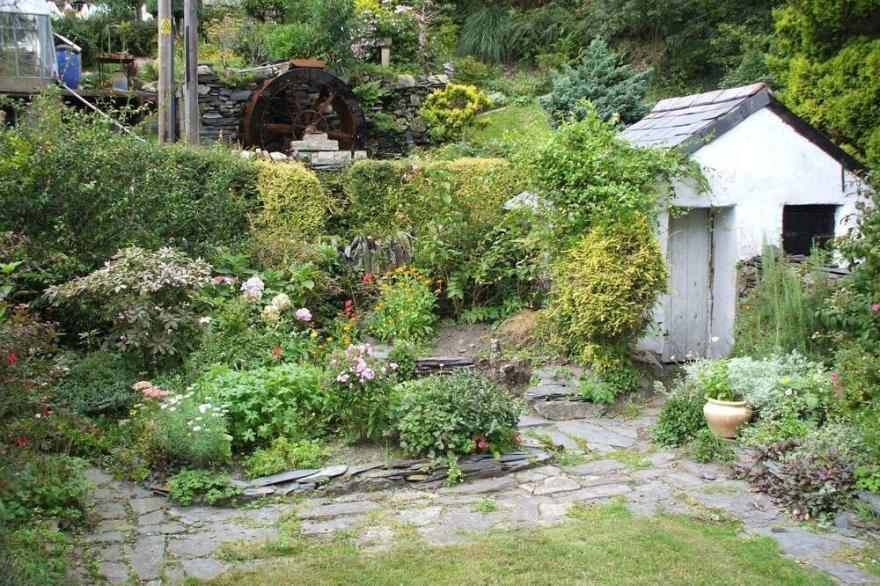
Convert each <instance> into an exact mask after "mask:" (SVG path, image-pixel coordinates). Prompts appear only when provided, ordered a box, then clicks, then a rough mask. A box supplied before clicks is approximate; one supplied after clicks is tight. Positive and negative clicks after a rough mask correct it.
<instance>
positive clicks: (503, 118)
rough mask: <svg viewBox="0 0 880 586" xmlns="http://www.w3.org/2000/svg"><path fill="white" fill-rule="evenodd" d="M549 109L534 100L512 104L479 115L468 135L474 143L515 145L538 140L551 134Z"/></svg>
mask: <svg viewBox="0 0 880 586" xmlns="http://www.w3.org/2000/svg"><path fill="white" fill-rule="evenodd" d="M550 132H551V130H550V125H549V123H548V122H547V113H546V112H545V111H544V108H542V107H541V105H540V104H538V103H537V102H535V101H532V102H529V103H528V104H524V105H511V106H507V107H506V108H500V109H498V110H493V111H491V112H487V113H485V114H482V115H480V116H478V117H477V123H476V124H475V125H474V126H473V128H471V129H470V130H469V131H468V133H467V135H466V138H467V139H468V140H470V141H471V142H472V143H474V144H478V145H487V144H504V145H509V146H511V147H512V146H515V145H520V144H526V143H532V142H536V141H537V140H538V139H540V138H541V137H544V136H547V135H549V134H550Z"/></svg>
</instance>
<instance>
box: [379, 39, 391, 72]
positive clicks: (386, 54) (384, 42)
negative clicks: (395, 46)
mask: <svg viewBox="0 0 880 586" xmlns="http://www.w3.org/2000/svg"><path fill="white" fill-rule="evenodd" d="M379 59H380V63H381V65H382V67H391V39H381V40H380V41H379Z"/></svg>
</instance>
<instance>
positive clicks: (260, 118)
mask: <svg viewBox="0 0 880 586" xmlns="http://www.w3.org/2000/svg"><path fill="white" fill-rule="evenodd" d="M364 125H365V120H364V112H363V109H362V108H361V105H360V103H359V102H358V100H357V98H356V97H355V96H354V94H353V93H352V91H351V88H350V87H348V85H347V84H346V83H345V82H343V81H342V80H341V79H339V78H338V77H336V76H335V75H333V74H332V73H330V72H328V71H325V70H324V69H321V68H319V67H299V66H296V65H291V68H290V69H289V70H287V71H286V72H284V73H281V74H279V75H277V76H275V77H272V78H269V79H267V80H266V81H265V82H264V83H263V85H262V86H261V87H259V88H257V89H256V90H255V91H254V94H253V96H251V101H250V103H249V104H248V106H247V109H246V110H245V114H244V117H243V119H242V142H243V143H244V144H245V145H247V146H252V147H260V148H262V149H265V150H267V151H281V152H285V153H286V152H287V151H288V150H290V142H291V141H292V140H300V139H301V138H302V137H303V134H305V133H306V132H326V133H327V137H328V138H330V139H332V140H338V141H339V148H340V149H341V150H353V149H356V148H361V147H362V132H363V128H364Z"/></svg>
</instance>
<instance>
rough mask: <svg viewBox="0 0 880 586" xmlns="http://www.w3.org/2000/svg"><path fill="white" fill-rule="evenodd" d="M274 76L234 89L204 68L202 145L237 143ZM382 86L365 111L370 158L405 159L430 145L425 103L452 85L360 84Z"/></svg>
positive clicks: (407, 78) (431, 80)
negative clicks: (248, 112) (247, 114)
mask: <svg viewBox="0 0 880 586" xmlns="http://www.w3.org/2000/svg"><path fill="white" fill-rule="evenodd" d="M271 74H272V72H271V71H270V70H268V69H267V70H263V71H261V72H259V74H258V75H257V76H255V77H254V78H253V80H252V81H250V82H248V83H247V84H244V85H243V86H242V87H230V86H229V85H227V84H225V83H224V82H223V81H221V80H220V79H219V78H218V77H217V75H216V74H215V73H214V71H213V69H211V67H210V66H207V65H200V66H199V85H198V92H199V111H200V117H201V125H200V129H199V138H200V141H201V143H202V144H211V143H213V142H216V141H217V140H222V141H224V142H228V143H230V144H232V143H235V142H236V141H237V140H238V136H239V127H240V124H241V118H242V116H243V115H244V111H245V108H246V107H247V104H248V102H249V101H250V99H251V96H252V95H253V92H254V90H256V89H257V88H258V87H259V86H261V85H262V84H263V82H264V81H265V80H266V79H267V78H268V77H269V76H270V75H271ZM369 81H378V82H380V84H381V87H382V95H381V97H380V99H379V101H378V102H377V103H376V104H372V105H369V106H367V105H364V114H365V116H366V118H367V128H366V130H365V133H364V134H365V139H366V143H367V144H366V146H367V150H368V152H369V154H370V156H373V157H393V156H397V155H400V154H404V153H406V152H407V151H408V150H409V149H410V148H412V147H414V146H424V145H426V144H428V142H429V136H428V128H427V126H426V125H425V123H424V122H423V121H422V118H421V116H420V115H419V109H420V108H421V104H422V102H423V101H424V99H425V98H426V97H427V96H428V94H430V93H431V92H433V91H435V90H438V89H442V88H443V87H445V86H446V84H447V83H448V82H449V80H448V78H447V77H446V76H445V75H430V76H425V75H421V76H418V77H416V76H412V75H394V76H388V75H381V76H380V75H369V74H368V75H365V76H364V77H363V78H362V81H361V83H366V82H369Z"/></svg>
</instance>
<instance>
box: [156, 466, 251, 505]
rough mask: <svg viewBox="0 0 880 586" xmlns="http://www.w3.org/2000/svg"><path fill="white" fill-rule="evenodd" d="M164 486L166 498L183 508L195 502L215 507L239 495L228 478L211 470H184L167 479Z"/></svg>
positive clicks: (238, 489) (238, 490) (237, 489)
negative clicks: (165, 487)
mask: <svg viewBox="0 0 880 586" xmlns="http://www.w3.org/2000/svg"><path fill="white" fill-rule="evenodd" d="M166 484H167V486H168V498H170V499H172V500H175V501H177V502H178V503H180V504H181V505H184V506H189V505H191V504H193V503H196V502H204V503H206V504H209V505H215V504H217V503H219V502H221V501H226V500H229V499H232V498H235V497H236V496H238V495H239V494H241V489H240V488H238V487H237V486H233V485H231V484H230V482H229V477H228V476H226V475H225V474H217V473H216V472H214V471H212V470H186V469H184V470H181V471H180V472H178V473H177V474H175V475H174V476H172V477H171V478H169V479H168V482H167V483H166Z"/></svg>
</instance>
